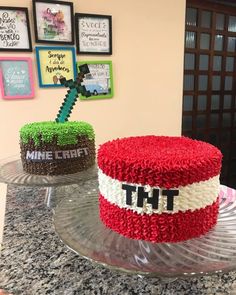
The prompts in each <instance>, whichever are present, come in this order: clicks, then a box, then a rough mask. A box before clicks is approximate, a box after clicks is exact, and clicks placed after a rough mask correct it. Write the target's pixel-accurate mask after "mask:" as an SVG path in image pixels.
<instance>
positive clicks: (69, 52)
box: [35, 46, 77, 87]
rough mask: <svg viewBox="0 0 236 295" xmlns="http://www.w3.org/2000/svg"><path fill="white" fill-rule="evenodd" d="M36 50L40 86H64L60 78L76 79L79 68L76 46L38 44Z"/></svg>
mask: <svg viewBox="0 0 236 295" xmlns="http://www.w3.org/2000/svg"><path fill="white" fill-rule="evenodd" d="M35 50H36V60H37V67H38V79H39V86H40V87H64V86H63V85H61V83H60V80H59V79H60V78H62V77H65V78H66V80H69V79H73V80H74V79H75V77H76V74H77V69H76V60H75V48H74V47H59V46H36V47H35Z"/></svg>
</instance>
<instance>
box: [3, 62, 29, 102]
mask: <svg viewBox="0 0 236 295" xmlns="http://www.w3.org/2000/svg"><path fill="white" fill-rule="evenodd" d="M0 88H1V93H2V98H4V99H18V98H32V97H34V82H33V73H32V60H31V58H28V57H0Z"/></svg>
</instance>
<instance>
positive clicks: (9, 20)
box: [0, 6, 32, 51]
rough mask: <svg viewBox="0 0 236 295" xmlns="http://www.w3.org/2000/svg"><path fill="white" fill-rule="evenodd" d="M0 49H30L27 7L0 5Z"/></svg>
mask: <svg viewBox="0 0 236 295" xmlns="http://www.w3.org/2000/svg"><path fill="white" fill-rule="evenodd" d="M0 51H32V41H31V35H30V24H29V15H28V9H27V8H25V7H8V6H0Z"/></svg>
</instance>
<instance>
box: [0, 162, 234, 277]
mask: <svg viewBox="0 0 236 295" xmlns="http://www.w3.org/2000/svg"><path fill="white" fill-rule="evenodd" d="M0 183H4V184H5V185H8V184H14V185H22V186H30V187H47V190H46V196H45V204H46V206H47V207H49V208H51V209H53V211H54V215H53V221H54V226H55V230H56V232H57V234H58V235H59V237H60V239H61V240H62V241H63V242H64V243H65V245H67V247H68V248H70V249H71V250H72V251H74V252H75V253H78V254H79V255H81V256H83V257H85V258H87V259H89V260H90V261H92V262H95V263H97V264H99V265H102V266H105V267H107V268H110V269H112V270H116V271H121V272H123V273H126V274H132V275H137V276H139V277H146V276H148V277H158V278H161V279H162V282H163V283H169V282H172V281H174V280H176V279H180V278H186V277H193V276H203V275H210V274H216V273H221V272H228V271H231V270H235V269H236V194H235V190H232V189H230V188H227V187H224V186H221V194H220V199H221V201H220V213H219V217H218V222H217V225H216V227H215V228H214V229H212V230H211V231H210V232H209V233H208V234H207V235H205V236H203V237H200V238H197V239H192V240H188V241H185V242H181V243H162V244H155V243H150V242H146V241H137V240H131V239H128V238H125V237H123V236H121V235H119V234H117V233H115V232H113V231H111V230H110V229H108V228H106V227H105V226H104V225H103V224H102V223H101V221H100V219H99V209H98V183H97V167H96V166H94V167H91V168H89V169H88V170H86V171H84V172H79V173H76V174H71V175H65V176H37V175H30V174H27V173H25V172H23V170H22V165H21V161H20V160H19V157H11V158H9V159H6V160H4V161H1V162H0Z"/></svg>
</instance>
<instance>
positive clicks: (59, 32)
mask: <svg viewBox="0 0 236 295" xmlns="http://www.w3.org/2000/svg"><path fill="white" fill-rule="evenodd" d="M33 14H34V28H35V41H36V43H54V44H64V45H72V44H74V20H73V16H74V12H73V3H72V2H65V1H54V0H51V1H50V0H33Z"/></svg>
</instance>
